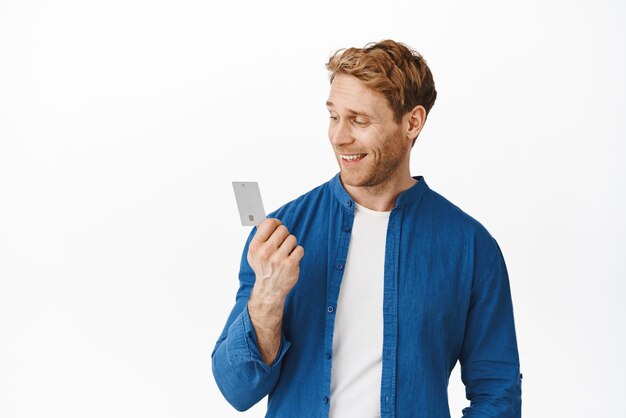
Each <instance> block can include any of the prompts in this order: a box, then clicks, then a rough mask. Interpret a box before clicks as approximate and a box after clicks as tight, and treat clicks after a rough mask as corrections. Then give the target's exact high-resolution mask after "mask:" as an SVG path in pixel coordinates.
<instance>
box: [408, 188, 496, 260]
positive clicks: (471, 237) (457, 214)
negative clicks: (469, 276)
mask: <svg viewBox="0 0 626 418" xmlns="http://www.w3.org/2000/svg"><path fill="white" fill-rule="evenodd" d="M420 212H421V213H420V215H421V216H425V217H426V220H427V221H428V222H430V223H432V225H433V226H434V227H436V229H438V230H439V231H440V232H441V233H444V234H457V233H459V232H462V233H463V235H464V236H465V237H466V240H467V241H466V244H467V245H470V246H472V247H474V248H475V249H478V248H480V249H482V250H486V251H487V252H492V251H494V250H495V247H496V246H497V243H496V240H495V239H494V237H493V236H492V235H491V233H490V232H489V231H488V230H487V228H486V227H485V225H484V224H483V223H482V222H481V221H479V220H478V219H476V218H475V217H474V216H472V215H471V214H469V213H468V212H466V211H465V210H463V209H461V208H460V207H459V205H457V204H455V203H453V202H452V201H450V200H449V199H448V198H446V197H444V196H443V195H442V194H440V193H438V192H436V191H435V190H433V189H430V188H429V190H428V192H427V193H426V194H425V196H424V198H423V200H422V202H421V205H420Z"/></svg>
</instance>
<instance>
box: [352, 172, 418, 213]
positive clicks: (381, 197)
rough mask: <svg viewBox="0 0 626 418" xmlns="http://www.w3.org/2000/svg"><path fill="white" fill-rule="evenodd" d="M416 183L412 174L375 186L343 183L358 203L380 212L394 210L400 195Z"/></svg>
mask: <svg viewBox="0 0 626 418" xmlns="http://www.w3.org/2000/svg"><path fill="white" fill-rule="evenodd" d="M340 178H341V176H340ZM415 183H417V180H415V179H414V178H413V177H411V176H410V174H409V175H407V176H404V177H402V178H401V179H398V178H395V179H390V180H388V181H386V182H384V183H380V184H376V185H373V186H350V185H346V184H343V181H342V184H343V186H344V188H345V189H346V191H347V192H348V194H349V195H350V196H352V198H353V199H354V201H355V202H356V203H358V204H359V205H361V206H365V207H366V208H368V209H371V210H375V211H378V212H389V211H391V210H393V208H394V207H395V206H396V200H397V199H398V196H399V195H400V193H402V192H403V191H405V190H407V189H410V188H411V187H413V186H414V185H415Z"/></svg>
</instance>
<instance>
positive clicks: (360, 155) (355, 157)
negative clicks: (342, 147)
mask: <svg viewBox="0 0 626 418" xmlns="http://www.w3.org/2000/svg"><path fill="white" fill-rule="evenodd" d="M365 155H367V154H356V155H342V156H341V158H343V159H344V160H348V161H352V160H356V159H357V158H361V157H364V156H365Z"/></svg>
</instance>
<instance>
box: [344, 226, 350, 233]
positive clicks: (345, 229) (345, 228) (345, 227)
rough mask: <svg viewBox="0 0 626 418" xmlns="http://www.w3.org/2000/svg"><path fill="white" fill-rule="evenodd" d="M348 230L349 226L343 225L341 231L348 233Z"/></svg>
mask: <svg viewBox="0 0 626 418" xmlns="http://www.w3.org/2000/svg"><path fill="white" fill-rule="evenodd" d="M350 229H351V228H350V225H344V226H343V230H344V231H346V232H350Z"/></svg>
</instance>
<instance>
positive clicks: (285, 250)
mask: <svg viewBox="0 0 626 418" xmlns="http://www.w3.org/2000/svg"><path fill="white" fill-rule="evenodd" d="M297 244H298V240H297V239H296V237H295V236H294V235H289V236H288V237H287V238H285V240H284V241H283V243H282V244H280V247H278V252H279V253H280V254H281V255H282V256H283V257H288V256H289V254H290V253H291V252H292V251H293V249H294V248H296V245H297Z"/></svg>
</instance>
